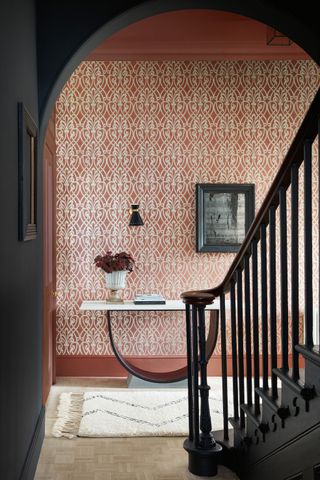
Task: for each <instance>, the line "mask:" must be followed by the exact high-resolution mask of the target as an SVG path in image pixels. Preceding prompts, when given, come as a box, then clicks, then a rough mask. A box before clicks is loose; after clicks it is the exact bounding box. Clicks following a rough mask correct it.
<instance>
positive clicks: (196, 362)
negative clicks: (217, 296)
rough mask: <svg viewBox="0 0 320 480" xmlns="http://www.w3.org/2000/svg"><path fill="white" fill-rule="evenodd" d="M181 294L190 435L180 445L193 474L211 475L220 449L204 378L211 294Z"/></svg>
mask: <svg viewBox="0 0 320 480" xmlns="http://www.w3.org/2000/svg"><path fill="white" fill-rule="evenodd" d="M181 298H182V300H183V302H184V303H185V304H186V331H187V357H188V408H189V437H188V438H187V439H186V440H185V442H184V444H183V447H184V449H185V450H186V451H187V452H188V455H189V471H190V472H191V473H193V474H194V475H199V476H203V477H204V476H207V477H211V476H214V475H216V474H217V468H218V460H219V457H220V454H221V451H222V447H221V445H219V444H218V443H216V441H215V440H214V438H213V435H212V432H211V430H212V426H211V416H210V407H209V390H210V387H209V385H208V382H207V364H208V361H207V357H206V332H205V328H206V327H205V308H206V306H207V305H210V304H211V303H212V302H213V300H214V295H212V294H211V293H206V292H185V293H183V294H182V295H181ZM199 370H200V384H199ZM199 394H200V414H199Z"/></svg>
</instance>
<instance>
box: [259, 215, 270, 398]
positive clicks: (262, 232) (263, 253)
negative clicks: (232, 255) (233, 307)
mask: <svg viewBox="0 0 320 480" xmlns="http://www.w3.org/2000/svg"><path fill="white" fill-rule="evenodd" d="M260 238H261V240H260V246H261V250H260V254H261V319H262V378H263V389H264V390H268V389H269V382H268V310H267V306H268V297H267V295H268V292H267V234H266V225H264V224H262V225H261V227H260Z"/></svg>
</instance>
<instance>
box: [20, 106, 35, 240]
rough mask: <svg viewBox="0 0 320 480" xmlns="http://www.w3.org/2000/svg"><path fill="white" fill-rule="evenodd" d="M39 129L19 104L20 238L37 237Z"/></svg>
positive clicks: (30, 238) (31, 238)
mask: <svg viewBox="0 0 320 480" xmlns="http://www.w3.org/2000/svg"><path fill="white" fill-rule="evenodd" d="M37 155H38V129H37V126H36V124H35V122H34V120H33V119H32V117H31V115H30V113H29V112H28V110H27V109H26V108H25V106H24V104H23V103H22V102H19V103H18V182H19V187H18V192H19V193H18V194H19V200H18V202H19V203H18V205H19V213H18V238H19V240H20V241H27V240H33V239H35V238H36V236H37Z"/></svg>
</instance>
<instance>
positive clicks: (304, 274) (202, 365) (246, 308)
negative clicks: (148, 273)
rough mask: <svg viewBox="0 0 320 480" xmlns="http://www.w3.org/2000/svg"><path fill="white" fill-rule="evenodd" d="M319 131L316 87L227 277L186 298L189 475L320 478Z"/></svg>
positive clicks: (274, 479)
mask: <svg viewBox="0 0 320 480" xmlns="http://www.w3.org/2000/svg"><path fill="white" fill-rule="evenodd" d="M319 132H320V91H318V93H317V95H316V96H315V98H314V100H313V102H312V104H311V106H310V108H309V111H308V113H307V114H306V116H305V119H304V121H303V122H302V124H301V127H300V129H299V131H298V133H297V135H296V137H295V139H294V141H293V143H292V145H291V147H290V149H289V151H288V153H287V155H286V158H285V160H284V162H283V164H282V166H281V168H280V170H279V172H278V174H277V176H276V178H275V179H274V181H273V183H272V186H271V188H270V190H269V193H268V195H267V196H266V198H265V200H264V202H263V204H262V206H261V208H260V211H259V213H258V215H257V216H256V218H255V220H254V222H253V224H252V225H251V227H250V230H249V231H248V233H247V235H246V238H245V240H244V242H243V244H242V246H241V249H240V251H239V252H238V254H237V256H236V257H235V259H234V261H233V263H232V265H231V267H230V269H229V271H228V272H227V274H226V277H225V279H224V281H223V282H222V283H221V285H219V286H218V287H216V288H213V289H209V290H204V291H193V292H185V293H183V294H182V298H183V300H184V302H185V304H186V326H187V353H188V391H189V438H188V439H187V440H186V442H185V445H184V447H185V449H186V450H187V452H188V454H189V470H190V471H191V472H192V473H194V474H196V475H200V476H206V475H207V476H209V475H211V476H212V475H215V474H216V471H217V465H218V464H225V465H227V466H229V467H230V468H232V469H233V470H235V471H236V472H237V474H238V475H239V477H240V478H241V479H245V480H258V479H259V480H267V479H268V480H269V479H272V480H285V479H286V480H299V479H303V480H311V479H313V480H316V479H319V480H320V351H319V345H317V346H315V345H314V338H319V334H318V335H317V336H316V337H314V335H315V332H314V318H313V315H314V299H316V301H317V303H318V302H319V270H320V268H319V267H320V264H319V254H315V253H314V252H313V246H314V241H313V240H314V239H313V230H315V228H314V227H315V225H314V222H315V216H314V215H313V212H312V208H313V206H314V202H313V201H312V198H313V197H312V195H313V193H314V190H315V189H317V191H316V192H315V193H316V194H317V202H318V205H317V206H318V215H317V220H316V222H317V224H316V230H317V241H318V242H319V243H320V240H319V239H320V236H319V235H318V232H319V212H320V201H319V198H320V197H319V192H320V173H319V172H320V155H319V151H320V149H319ZM315 152H316V153H315ZM315 155H316V156H317V158H315ZM314 160H317V162H318V163H317V172H316V173H317V177H318V178H317V183H316V184H315V181H314V175H313V173H312V169H313V168H314V163H315V162H314ZM302 182H303V188H301V185H302ZM288 205H289V206H290V209H289V208H288ZM301 234H302V235H301ZM301 236H302V237H303V241H302V239H301ZM299 237H300V238H299ZM319 251H320V248H319ZM299 263H300V268H299ZM314 274H315V275H316V282H315V279H314ZM314 290H316V292H315V291H314ZM315 293H316V295H315ZM215 299H219V300H220V341H221V357H222V365H221V369H222V395H223V424H224V430H223V432H214V433H213V432H212V430H214V425H213V426H212V425H211V418H210V411H209V404H208V394H209V387H208V384H207V371H206V369H207V357H206V340H205V338H206V336H205V321H204V316H205V308H206V305H208V304H211V303H212V302H213V301H214V300H215ZM226 299H228V300H229V301H230V315H228V313H229V312H227V311H226ZM277 304H279V308H277ZM317 308H318V307H317ZM301 313H302V314H303V326H302V327H303V334H301V329H300V330H299V318H300V317H301ZM229 317H230V318H229ZM228 321H230V324H231V353H232V369H231V371H228V366H227V343H228V342H227V328H226V324H227V322H228ZM317 328H319V327H317ZM229 370H230V368H229ZM228 376H232V385H233V409H232V412H229V411H228V389H227V377H228Z"/></svg>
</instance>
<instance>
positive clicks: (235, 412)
mask: <svg viewBox="0 0 320 480" xmlns="http://www.w3.org/2000/svg"><path fill="white" fill-rule="evenodd" d="M230 302H231V349H232V385H233V416H234V419H235V420H238V419H239V402H238V362H237V326H236V300H235V286H234V280H232V281H231V285H230Z"/></svg>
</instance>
